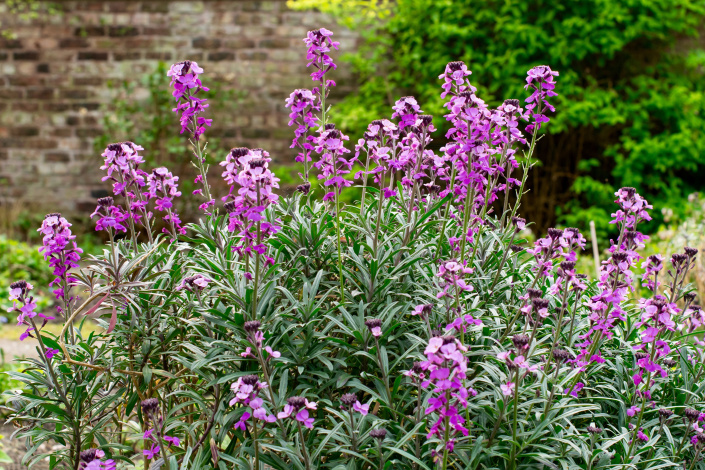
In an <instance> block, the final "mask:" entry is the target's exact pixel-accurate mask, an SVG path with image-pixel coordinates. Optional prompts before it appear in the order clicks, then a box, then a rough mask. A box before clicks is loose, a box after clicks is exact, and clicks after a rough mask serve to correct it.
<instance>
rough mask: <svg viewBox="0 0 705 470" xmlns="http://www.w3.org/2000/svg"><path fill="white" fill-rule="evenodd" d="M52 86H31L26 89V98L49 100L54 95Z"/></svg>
mask: <svg viewBox="0 0 705 470" xmlns="http://www.w3.org/2000/svg"><path fill="white" fill-rule="evenodd" d="M54 90H55V89H54V88H33V89H29V90H27V99H30V100H50V99H52V98H53V97H54Z"/></svg>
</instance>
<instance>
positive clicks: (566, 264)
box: [560, 261, 575, 271]
mask: <svg viewBox="0 0 705 470" xmlns="http://www.w3.org/2000/svg"><path fill="white" fill-rule="evenodd" d="M560 266H561V269H562V270H563V271H572V270H573V268H575V263H574V262H573V261H563V262H562V263H561V264H560Z"/></svg>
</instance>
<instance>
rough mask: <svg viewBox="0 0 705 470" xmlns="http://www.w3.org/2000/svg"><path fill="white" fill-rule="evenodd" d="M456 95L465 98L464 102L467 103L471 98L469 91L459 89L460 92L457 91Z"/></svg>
mask: <svg viewBox="0 0 705 470" xmlns="http://www.w3.org/2000/svg"><path fill="white" fill-rule="evenodd" d="M458 96H459V97H461V98H465V102H466V103H469V102H470V100H472V93H471V92H469V91H461V92H460V93H458Z"/></svg>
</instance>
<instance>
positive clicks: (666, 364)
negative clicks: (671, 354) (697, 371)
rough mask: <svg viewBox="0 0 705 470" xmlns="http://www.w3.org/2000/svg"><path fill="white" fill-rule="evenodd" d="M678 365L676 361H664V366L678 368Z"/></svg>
mask: <svg viewBox="0 0 705 470" xmlns="http://www.w3.org/2000/svg"><path fill="white" fill-rule="evenodd" d="M676 364H678V363H677V362H676V361H674V360H673V359H664V360H663V365H664V366H666V367H676Z"/></svg>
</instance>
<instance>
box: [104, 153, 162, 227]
mask: <svg viewBox="0 0 705 470" xmlns="http://www.w3.org/2000/svg"><path fill="white" fill-rule="evenodd" d="M141 150H144V149H143V148H142V147H141V146H139V145H137V144H134V143H132V142H118V143H115V144H110V145H108V147H107V148H106V149H105V151H104V152H103V154H102V157H103V158H104V159H105V164H104V165H103V166H101V167H100V169H101V170H106V172H107V175H106V176H104V177H103V181H106V180H110V181H112V182H113V193H114V194H115V196H122V197H124V198H125V206H126V212H127V216H128V218H131V219H132V220H134V221H135V222H140V223H142V225H143V226H144V227H145V228H147V229H148V230H149V219H150V218H151V213H149V212H148V211H147V205H148V203H149V199H146V200H145V199H144V196H145V194H143V193H142V188H143V187H144V186H145V185H146V184H147V173H146V172H144V171H143V170H141V169H140V168H139V166H140V165H141V164H143V163H144V158H142V156H141V155H140V154H139V152H140V151H141ZM147 197H148V196H147ZM104 202H105V208H103V209H102V210H101V206H102V204H101V203H100V202H99V208H98V209H96V212H94V213H93V214H92V215H91V217H93V216H94V215H101V214H103V215H105V216H107V217H114V218H116V219H118V218H122V217H123V216H122V213H120V212H118V211H121V210H122V209H112V208H111V207H112V206H113V204H112V203H110V204H108V201H107V200H106V201H104ZM125 220H127V219H125ZM115 222H116V223H121V222H122V221H121V220H116V221H115ZM99 223H101V222H100V221H99ZM112 223H113V222H112V221H110V220H108V221H106V222H102V223H101V224H102V225H101V229H103V227H108V226H110V225H109V224H112ZM116 227H117V226H116ZM96 230H98V228H96ZM150 236H151V235H150Z"/></svg>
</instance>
